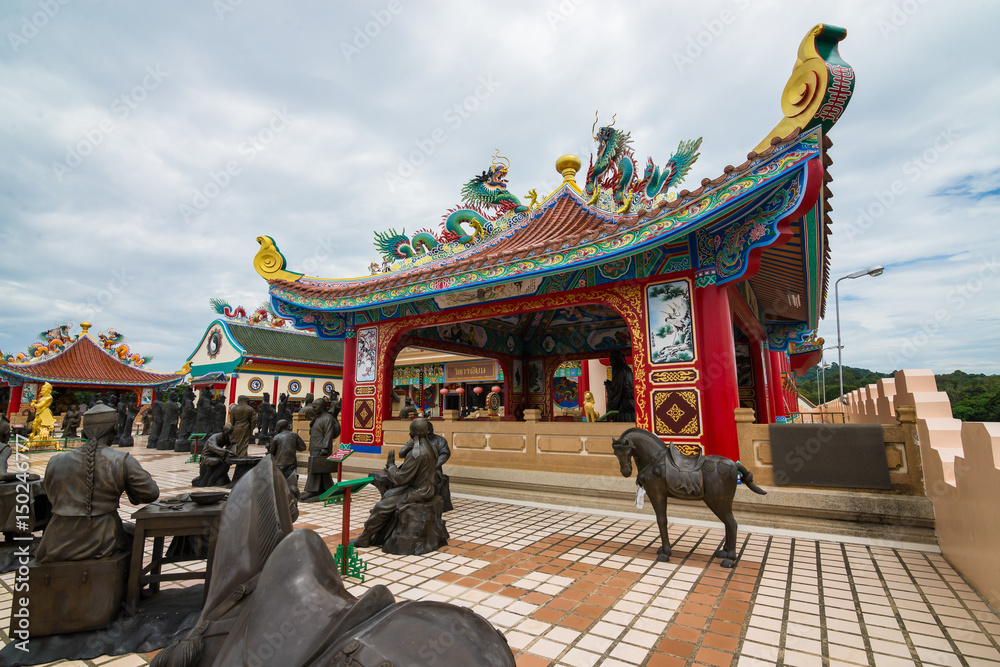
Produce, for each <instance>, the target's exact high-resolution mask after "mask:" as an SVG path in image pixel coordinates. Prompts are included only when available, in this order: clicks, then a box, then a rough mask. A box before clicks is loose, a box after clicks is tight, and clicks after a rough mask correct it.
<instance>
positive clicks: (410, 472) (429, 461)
mask: <svg viewBox="0 0 1000 667" xmlns="http://www.w3.org/2000/svg"><path fill="white" fill-rule="evenodd" d="M429 426H430V422H429V421H427V420H426V419H423V418H422V417H420V418H417V419H414V420H413V421H412V422H410V442H408V443H407V445H408V446H409V453H408V454H407V456H406V460H404V461H403V463H402V465H400V466H399V467H398V468H397V467H396V454H395V452H394V451H393V450H391V449H390V450H389V456H388V458H387V460H386V469H385V474H386V475H387V476H388V478H389V481H391V482H392V483H393V484H394V485H395V486H394V487H393V488H391V489H389V490H388V491H386V492H385V495H383V496H382V500H380V501H378V502H377V503H375V507H373V508H372V511H371V514H370V515H369V516H368V520H367V521H365V529H364V530H363V531H362V533H361V535H360V536H359V537H358V539H357V540H356V541H355V543H354V544H355V546H357V547H359V548H364V547H370V546H379V545H381V544H382V543H383V542H384V541H385V538H386V537H387V536H388V535H387V533H388V532H389V530H388V529H390V528H391V526H392V523H394V521H393V519H394V518H395V515H396V511H397V510H398V509H399V508H400V506H401V505H409V504H411V503H425V502H427V501H429V500H431V499H432V498H434V473H435V471H436V470H437V459H438V454H437V451H436V450H435V448H434V446H433V445H432V444H431V441H430V438H429V434H430V428H429Z"/></svg>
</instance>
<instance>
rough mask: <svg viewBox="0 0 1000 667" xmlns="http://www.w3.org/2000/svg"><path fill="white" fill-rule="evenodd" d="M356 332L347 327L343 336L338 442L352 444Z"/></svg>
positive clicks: (356, 364) (356, 352)
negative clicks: (341, 392)
mask: <svg viewBox="0 0 1000 667" xmlns="http://www.w3.org/2000/svg"><path fill="white" fill-rule="evenodd" d="M357 336H358V334H357V331H356V330H355V329H354V327H348V328H347V334H346V336H345V337H344V382H343V390H344V392H343V395H342V396H341V397H340V404H341V410H340V442H341V444H343V445H353V444H354V377H355V373H356V372H357V369H358V363H357V362H358V360H357V356H358V338H357Z"/></svg>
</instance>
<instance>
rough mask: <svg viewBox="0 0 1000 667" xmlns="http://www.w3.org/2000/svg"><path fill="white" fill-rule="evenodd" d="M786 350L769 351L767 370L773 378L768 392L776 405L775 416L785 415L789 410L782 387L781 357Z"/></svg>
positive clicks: (772, 402)
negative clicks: (786, 407)
mask: <svg viewBox="0 0 1000 667" xmlns="http://www.w3.org/2000/svg"><path fill="white" fill-rule="evenodd" d="M784 354H785V353H784V352H775V351H774V350H768V351H767V371H768V375H769V378H770V380H771V382H770V386H769V387H768V393H769V394H770V396H771V404H772V405H773V406H774V417H775V420H777V418H778V417H784V416H785V415H786V414H787V413H788V411H787V410H785V390H784V389H783V388H782V387H781V358H782V357H783V356H784Z"/></svg>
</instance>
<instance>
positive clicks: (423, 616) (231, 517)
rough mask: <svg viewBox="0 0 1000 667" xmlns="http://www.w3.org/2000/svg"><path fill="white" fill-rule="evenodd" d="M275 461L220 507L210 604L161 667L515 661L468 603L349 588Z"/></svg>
mask: <svg viewBox="0 0 1000 667" xmlns="http://www.w3.org/2000/svg"><path fill="white" fill-rule="evenodd" d="M287 507H288V502H287V497H286V485H285V483H284V479H283V478H282V476H281V473H280V472H279V471H278V470H277V468H276V467H275V466H274V465H273V463H272V461H271V459H270V458H267V459H265V460H264V461H262V462H261V464H260V465H258V466H257V467H255V468H254V469H253V470H252V471H250V472H249V473H247V475H246V476H245V477H244V478H243V479H241V480H240V482H239V483H238V484H237V485H236V487H235V488H234V489H233V492H232V494H231V495H230V497H229V501H228V502H227V503H226V506H225V508H224V509H223V511H222V519H221V521H220V524H219V537H218V541H217V544H216V551H215V562H214V565H213V568H212V575H211V583H210V584H209V586H208V592H207V595H206V601H205V606H204V609H203V610H202V613H201V616H200V618H199V619H198V623H197V625H196V627H195V629H194V630H192V631H191V632H190V633H188V635H187V636H186V637H184V639H182V640H181V641H179V642H178V643H177V644H175V645H173V646H170V647H168V648H166V649H164V650H162V651H160V652H159V653H158V654H157V655H156V657H155V658H154V659H153V662H152V665H153V667H195V666H204V667H241V666H243V665H259V666H260V667H291V666H293V665H294V666H296V667H299V666H301V667H320V666H327V665H341V666H342V667H346V666H348V665H351V666H354V667H362V666H363V667H379V666H380V665H381V666H388V665H395V666H396V667H403V666H406V665H411V664H414V663H415V662H416V663H418V664H434V665H436V666H437V667H515V663H514V656H513V654H512V653H511V650H510V648H509V647H508V646H507V642H506V641H505V640H504V638H503V636H502V635H501V634H500V633H499V632H498V631H497V630H495V629H494V628H493V627H492V626H491V625H490V624H489V622H488V621H486V620H485V619H484V618H482V617H481V616H479V615H477V614H476V613H474V612H472V611H471V610H469V609H465V608H463V607H459V606H457V605H451V604H445V603H441V602H411V601H406V602H396V601H395V600H394V599H393V596H392V593H391V592H390V591H389V590H388V589H387V588H386V587H385V586H382V585H376V586H372V587H371V588H370V589H368V590H367V591H366V592H365V593H364V594H363V595H361V596H360V597H359V598H355V597H354V596H353V595H351V594H350V593H348V592H347V590H346V589H345V588H344V585H343V582H342V580H341V578H340V575H339V573H338V572H337V567H336V565H335V564H334V561H333V556H332V555H331V554H330V548H329V546H328V545H327V544H326V543H325V542H323V540H322V538H320V536H319V535H317V534H316V533H315V532H313V531H311V530H308V529H300V530H296V531H293V530H292V521H291V517H290V516H289V514H288V510H287Z"/></svg>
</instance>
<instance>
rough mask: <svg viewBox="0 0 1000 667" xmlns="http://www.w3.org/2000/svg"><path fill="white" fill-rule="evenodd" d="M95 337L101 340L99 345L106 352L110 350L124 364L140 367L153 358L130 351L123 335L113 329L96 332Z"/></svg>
mask: <svg viewBox="0 0 1000 667" xmlns="http://www.w3.org/2000/svg"><path fill="white" fill-rule="evenodd" d="M97 337H98V338H99V339H100V340H101V347H103V348H104V350H105V351H106V352H110V353H111V354H113V355H115V356H116V357H118V360H119V361H122V362H124V363H126V364H129V365H131V366H137V367H140V368H141V367H142V366H145V365H146V364H148V363H149V362H150V361H152V360H153V357H150V356H145V357H144V356H141V355H139V354H136V353H135V352H132V350H130V349H129V347H128V345H126V344H125V336H123V335H121V334H120V333H118V332H117V331H115V330H114V329H108V330H107V333H100V334H97Z"/></svg>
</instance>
